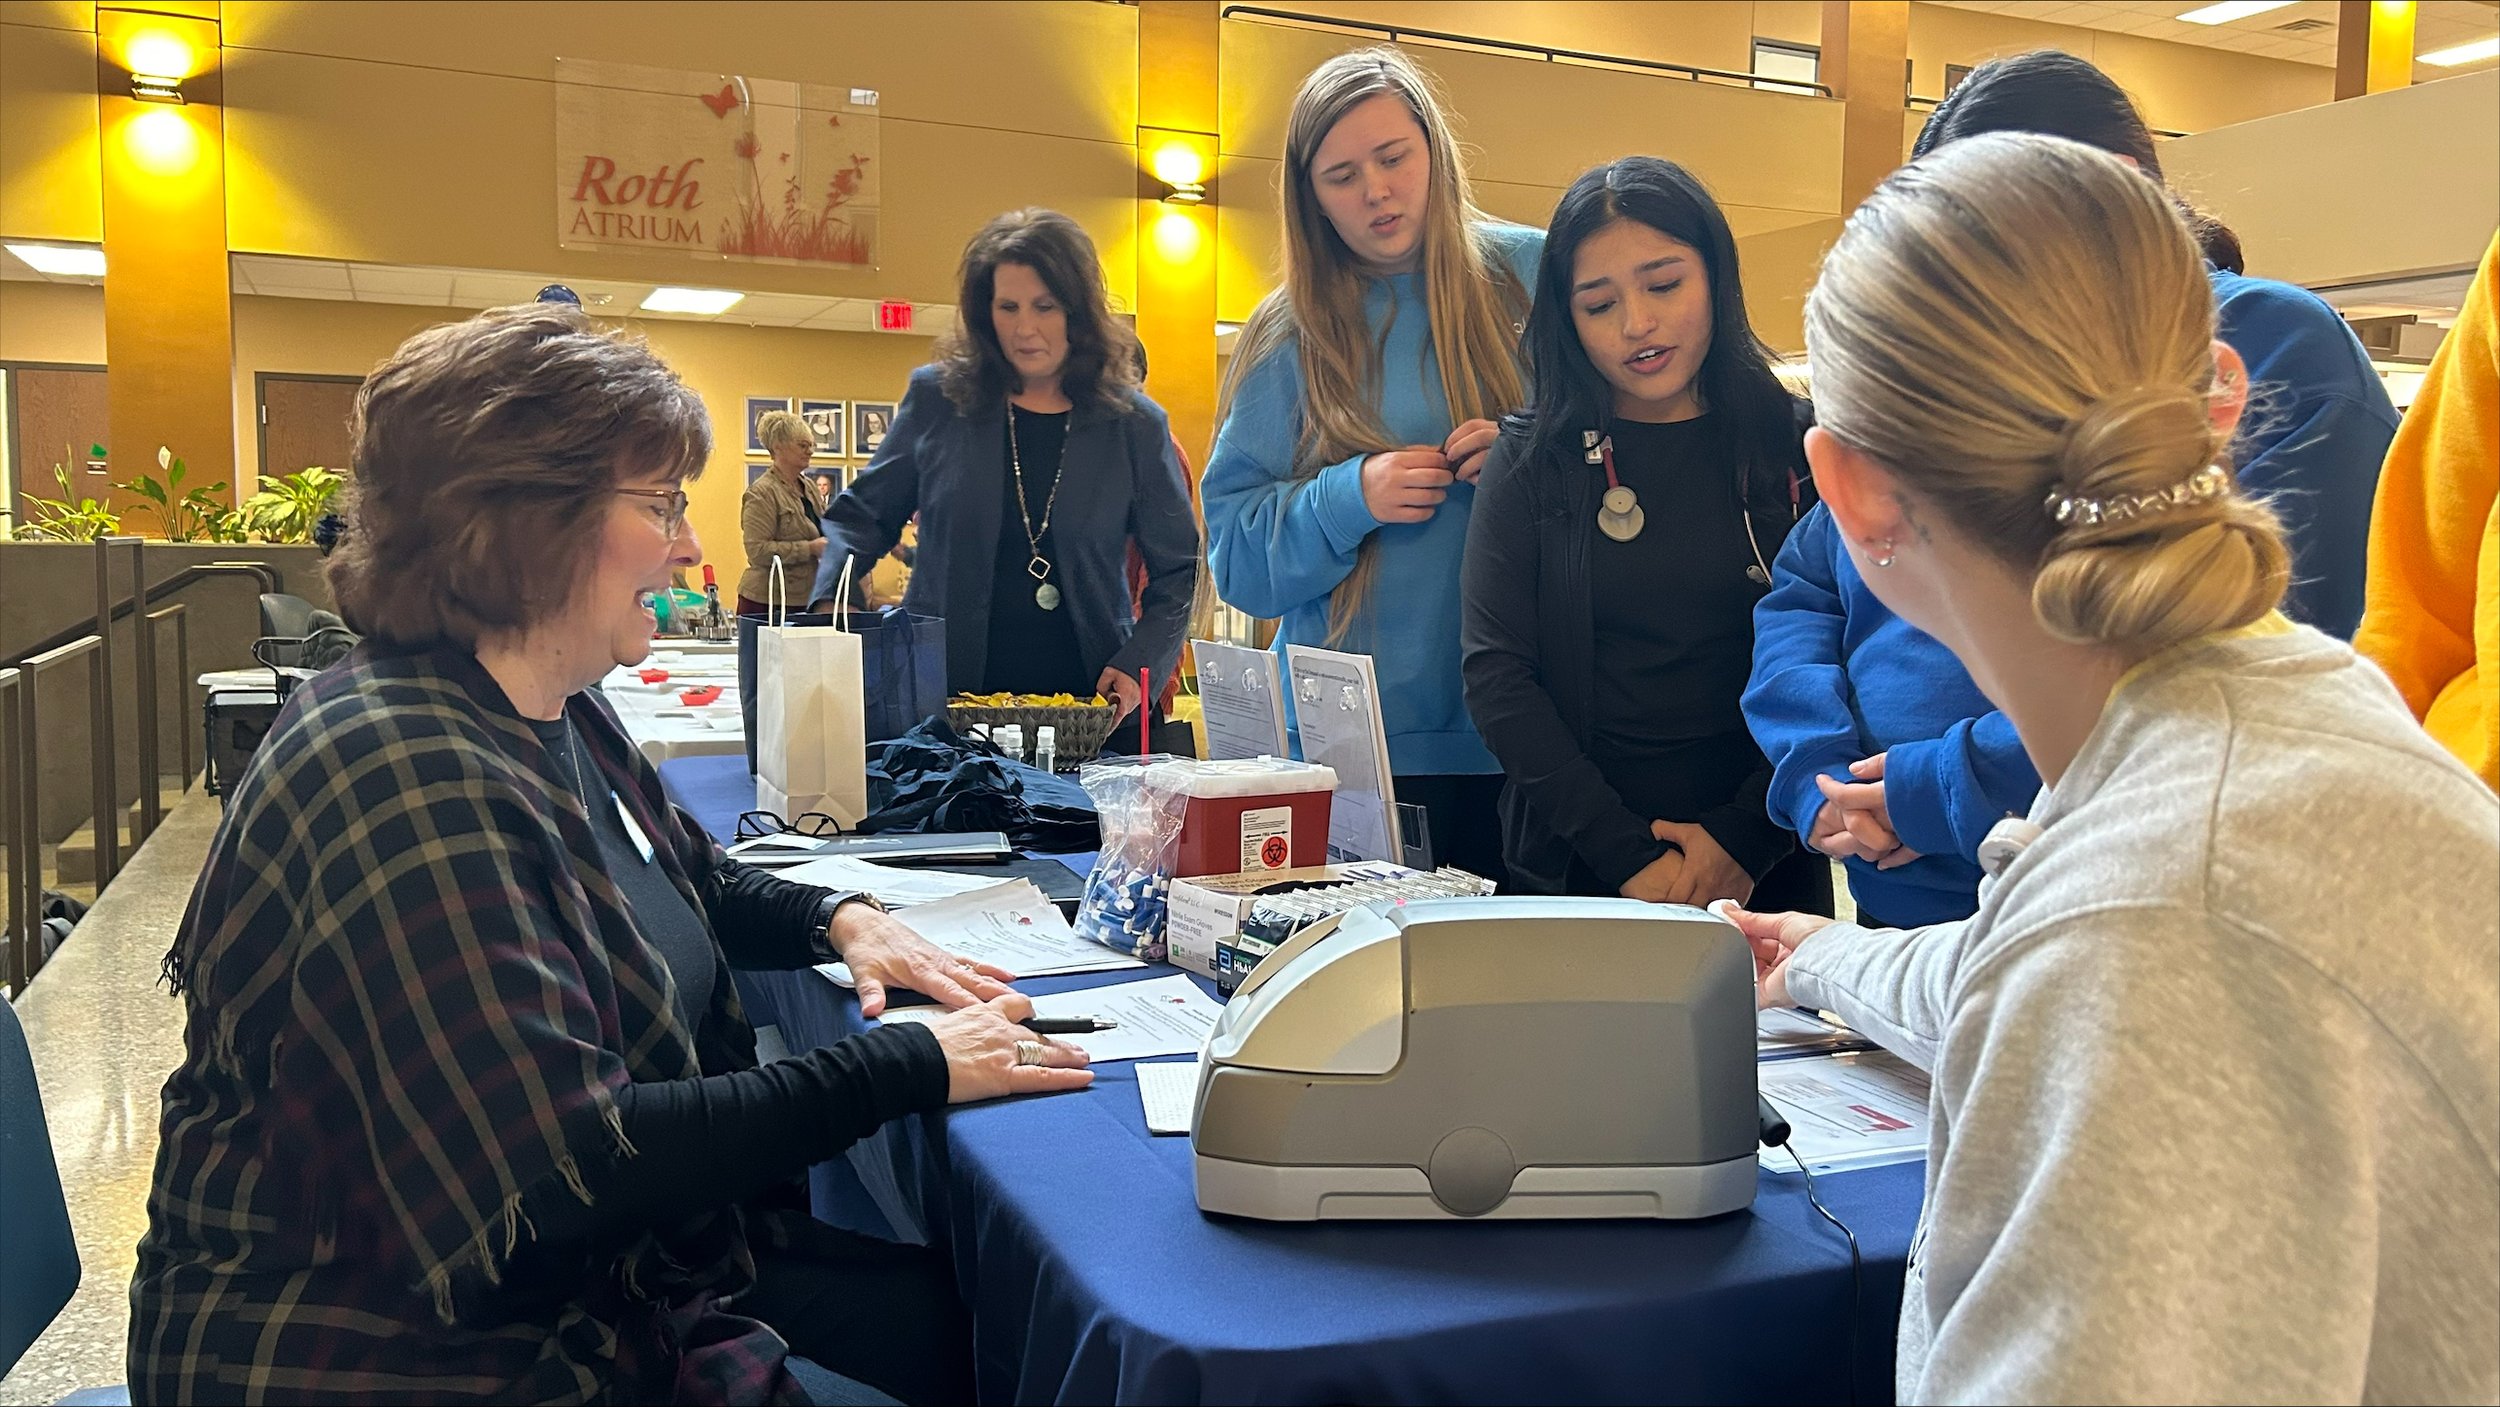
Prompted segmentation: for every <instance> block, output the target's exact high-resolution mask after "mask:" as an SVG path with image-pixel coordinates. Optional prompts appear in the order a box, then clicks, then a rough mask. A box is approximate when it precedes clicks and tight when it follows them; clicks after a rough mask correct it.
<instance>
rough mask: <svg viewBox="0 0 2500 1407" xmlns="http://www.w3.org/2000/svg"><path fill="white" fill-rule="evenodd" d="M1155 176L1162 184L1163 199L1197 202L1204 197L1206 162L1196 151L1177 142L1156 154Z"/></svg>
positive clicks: (1190, 203)
mask: <svg viewBox="0 0 2500 1407" xmlns="http://www.w3.org/2000/svg"><path fill="white" fill-rule="evenodd" d="M1154 174H1155V179H1156V180H1158V181H1161V182H1162V183H1163V199H1164V201H1165V202H1166V203H1168V204H1172V205H1196V204H1198V203H1199V202H1201V201H1203V200H1205V199H1206V198H1207V186H1206V179H1205V177H1206V174H1207V172H1206V164H1205V163H1204V162H1203V161H1201V160H1200V159H1199V156H1198V153H1197V152H1195V151H1192V150H1191V149H1189V148H1188V147H1186V146H1183V145H1181V144H1180V143H1178V142H1175V143H1173V144H1172V145H1170V146H1167V147H1165V148H1164V149H1163V150H1161V151H1159V152H1156V153H1155V158H1154Z"/></svg>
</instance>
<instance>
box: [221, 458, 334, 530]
mask: <svg viewBox="0 0 2500 1407" xmlns="http://www.w3.org/2000/svg"><path fill="white" fill-rule="evenodd" d="M346 481H347V480H346V476H344V475H342V474H338V473H335V472H333V471H331V470H328V469H324V468H323V467H321V466H320V465H318V464H315V465H312V466H310V467H308V468H305V469H300V470H298V471H296V472H295V473H292V474H281V475H279V476H278V477H277V478H274V479H263V480H261V487H260V492H258V493H255V494H253V495H252V496H251V497H250V498H249V499H246V500H245V501H244V503H243V524H244V526H245V527H247V528H249V529H250V530H251V531H252V532H254V533H256V534H258V535H259V537H260V540H261V541H263V542H310V541H312V530H313V524H315V523H317V522H319V521H321V515H322V514H324V513H327V512H329V511H330V501H331V500H332V499H334V498H336V497H338V492H339V486H340V485H341V484H344V483H345V482H346Z"/></svg>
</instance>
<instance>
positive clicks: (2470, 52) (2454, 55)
mask: <svg viewBox="0 0 2500 1407" xmlns="http://www.w3.org/2000/svg"><path fill="white" fill-rule="evenodd" d="M2485 59H2500V36H2494V37H2492V38H2490V39H2477V40H2475V41H2474V42H2473V43H2471V44H2459V45H2456V46H2454V47H2452V48H2447V49H2437V50H2433V51H2432V52H2430V53H2427V54H2424V55H2423V56H2422V62H2424V63H2426V64H2436V65H2438V66H2439V67H2441V68H2455V67H2457V66H2458V65H2460V64H2478V63H2481V62H2482V61H2483V60H2485Z"/></svg>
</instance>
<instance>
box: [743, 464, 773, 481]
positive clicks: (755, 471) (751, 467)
mask: <svg viewBox="0 0 2500 1407" xmlns="http://www.w3.org/2000/svg"><path fill="white" fill-rule="evenodd" d="M772 467H773V463H772V461H771V460H769V459H767V460H764V461H762V462H760V463H759V462H757V461H755V460H752V459H750V460H748V461H747V482H748V483H750V484H751V483H754V482H755V481H756V480H758V479H760V478H763V477H764V473H765V471H766V470H769V469H771V468H772Z"/></svg>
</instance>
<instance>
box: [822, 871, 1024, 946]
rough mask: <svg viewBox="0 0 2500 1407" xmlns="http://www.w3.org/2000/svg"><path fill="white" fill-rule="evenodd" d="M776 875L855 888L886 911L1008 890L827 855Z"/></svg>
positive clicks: (987, 880)
mask: <svg viewBox="0 0 2500 1407" xmlns="http://www.w3.org/2000/svg"><path fill="white" fill-rule="evenodd" d="M779 873H780V876H781V878H783V879H794V880H797V881H798V882H799V883H801V884H820V885H823V886H824V887H825V888H827V889H855V890H858V891H860V892H861V893H864V894H872V895H874V896H876V900H877V902H878V903H880V904H883V905H885V906H886V907H887V908H889V909H902V908H909V907H911V906H912V905H915V904H934V903H936V902H937V901H938V900H940V899H952V898H954V897H955V896H956V895H958V894H971V893H976V892H978V891H980V890H984V889H1000V888H1005V887H1007V886H1005V885H1002V884H1001V883H1000V882H999V880H998V879H997V877H996V876H980V875H968V874H954V873H951V872H949V871H946V870H907V869H903V868H901V867H899V866H895V865H880V864H877V863H875V862H874V861H871V860H863V859H860V858H859V857H858V856H856V855H828V856H826V857H824V858H823V859H821V860H810V861H808V862H807V863H805V864H803V865H791V866H789V867H787V868H785V869H783V870H781V871H779ZM921 936H922V937H927V936H928V935H926V934H922V935H921Z"/></svg>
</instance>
